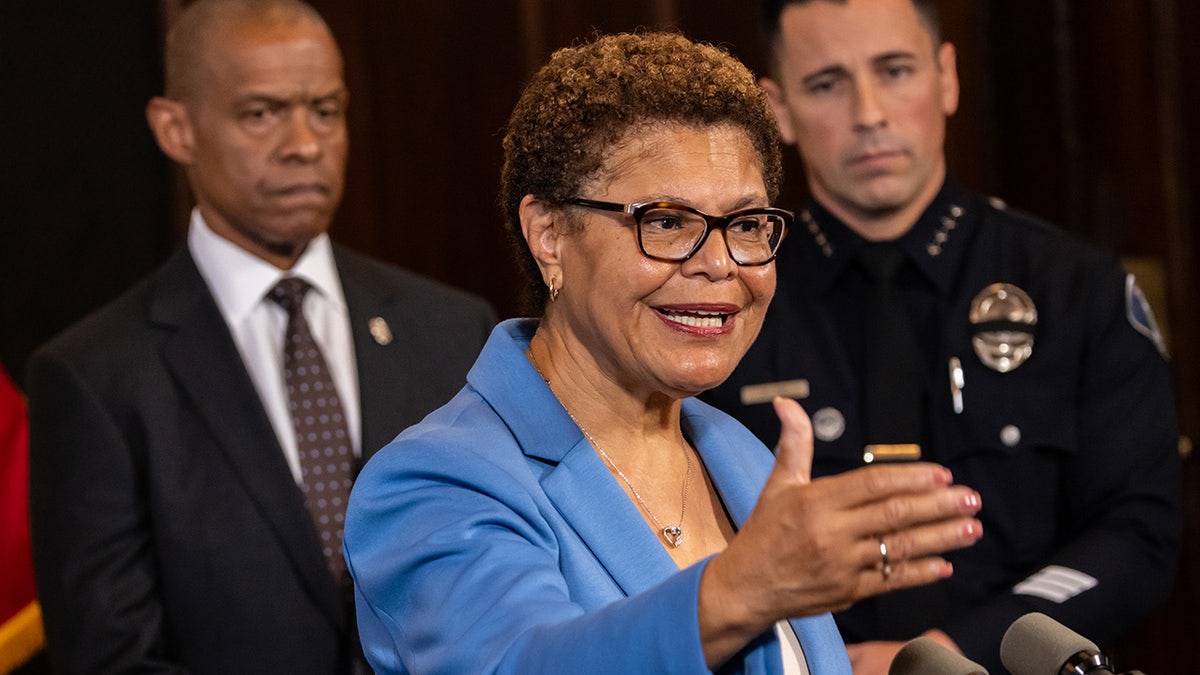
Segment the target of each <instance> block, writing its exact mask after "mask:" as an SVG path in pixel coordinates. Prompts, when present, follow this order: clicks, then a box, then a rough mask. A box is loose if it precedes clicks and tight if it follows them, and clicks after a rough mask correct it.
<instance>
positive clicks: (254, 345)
mask: <svg viewBox="0 0 1200 675" xmlns="http://www.w3.org/2000/svg"><path fill="white" fill-rule="evenodd" d="M187 244H188V250H189V251H190V252H191V254H192V258H193V259H194V260H195V261H196V267H198V268H199V269H200V275H201V276H202V277H204V281H205V283H207V284H208V288H209V291H210V292H211V293H212V295H213V298H214V299H215V300H216V302H217V308H218V309H220V310H221V316H223V317H224V318H225V324H226V325H228V326H229V330H230V332H231V333H232V334H233V341H234V342H235V343H236V344H237V348H238V351H239V352H240V353H241V356H242V362H243V363H244V364H245V365H246V370H247V371H249V373H250V379H251V380H252V381H253V382H254V387H255V388H256V389H257V390H258V398H259V399H260V400H261V401H262V403H263V408H265V409H266V411H267V417H269V418H270V420H271V426H272V427H274V429H275V436H276V437H277V438H278V439H279V445H280V446H281V447H282V448H283V454H284V457H285V458H286V459H287V463H288V466H289V467H291V469H292V477H293V478H294V479H295V480H296V482H297V483H301V482H302V480H301V477H300V475H301V474H300V458H299V451H298V450H297V446H296V432H295V429H294V427H293V426H292V416H291V413H290V412H288V397H287V385H286V384H285V382H284V376H283V338H284V332H285V331H286V329H287V312H286V311H284V309H283V307H281V306H279V305H278V304H276V303H275V302H273V301H271V300H270V299H268V298H267V297H266V296H267V293H268V292H269V291H270V290H271V288H272V287H274V286H275V284H276V283H277V282H278V281H279V280H280V279H282V278H284V277H286V276H296V277H302V278H303V279H304V280H305V281H307V282H308V283H310V284H312V290H310V291H309V292H308V294H306V295H305V297H304V317H305V319H306V320H307V321H308V325H309V327H310V329H311V330H312V333H313V337H314V338H315V339H316V341H317V344H318V345H319V346H320V347H321V352H322V354H323V355H324V356H325V360H326V362H327V363H328V365H329V370H330V372H331V374H332V376H333V383H334V386H335V387H337V390H338V396H339V397H340V398H341V401H342V408H343V410H344V411H345V413H346V426H347V431H348V432H349V433H350V439H351V446H352V448H353V450H354V454H355V456H358V455H359V454H360V452H361V450H360V446H361V436H360V434H361V425H362V423H361V418H360V414H359V411H360V403H359V396H358V369H357V368H356V366H355V360H354V340H353V336H352V334H351V331H350V312H349V310H348V309H347V307H346V297H345V294H344V293H343V292H342V282H341V278H340V277H339V276H338V273H337V267H336V265H335V264H334V260H333V248H332V245H331V244H330V241H329V236H328V235H326V234H322V235H321V236H319V237H317V238H316V239H313V240H312V241H311V242H309V244H308V247H307V248H306V249H305V250H304V253H303V254H302V255H301V256H300V259H299V260H297V261H296V264H295V265H294V266H293V267H292V269H290V270H287V271H284V270H280V269H279V268H277V267H275V266H274V265H271V264H270V263H268V262H266V261H265V260H263V259H261V258H259V257H257V256H255V255H253V254H251V253H249V252H248V251H246V250H244V249H242V248H241V247H239V246H237V245H236V244H234V243H233V242H231V241H229V240H227V239H225V238H223V237H221V236H220V235H218V234H216V233H214V232H213V231H212V229H210V228H209V227H208V224H207V223H205V222H204V218H203V217H202V216H201V215H200V211H199V209H193V210H192V220H191V226H190V227H189V228H188V240H187Z"/></svg>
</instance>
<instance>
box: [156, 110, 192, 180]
mask: <svg viewBox="0 0 1200 675" xmlns="http://www.w3.org/2000/svg"><path fill="white" fill-rule="evenodd" d="M146 122H148V123H149V124H150V131H151V132H152V133H153V134H154V140H155V141H157V142H158V147H159V148H161V149H162V151H163V153H165V154H166V155H167V157H170V158H171V159H173V160H175V162H177V163H179V164H184V165H186V164H191V163H192V159H193V155H194V152H195V143H194V139H195V134H194V133H193V132H192V120H191V117H189V116H188V110H187V106H185V105H184V104H182V103H180V102H179V101H173V100H171V99H169V98H164V97H162V96H155V97H154V98H152V99H150V102H149V103H147V104H146Z"/></svg>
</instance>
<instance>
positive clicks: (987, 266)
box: [707, 0, 1181, 675]
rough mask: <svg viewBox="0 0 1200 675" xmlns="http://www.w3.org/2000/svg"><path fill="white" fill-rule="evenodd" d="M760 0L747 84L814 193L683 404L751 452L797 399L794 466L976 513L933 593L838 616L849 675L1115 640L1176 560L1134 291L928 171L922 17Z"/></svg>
mask: <svg viewBox="0 0 1200 675" xmlns="http://www.w3.org/2000/svg"><path fill="white" fill-rule="evenodd" d="M764 8H765V12H764V22H765V25H764V28H765V35H767V36H768V38H769V46H770V47H771V49H772V54H773V63H772V71H771V77H770V78H768V79H764V80H763V81H762V84H763V87H764V89H765V90H766V92H767V95H768V98H769V99H770V101H771V103H772V106H773V108H774V110H775V113H776V116H777V119H778V122H779V128H780V132H781V135H782V137H783V139H784V141H785V142H786V143H788V144H791V145H795V146H796V147H797V148H798V149H799V151H800V154H801V157H802V158H803V160H804V163H805V167H806V170H807V178H808V185H809V188H810V190H811V193H812V195H813V197H814V202H813V203H812V204H811V205H810V206H809V207H808V208H806V209H805V210H803V211H802V212H801V213H800V214H799V219H798V227H797V228H796V231H794V232H792V233H790V234H789V237H788V239H787V240H786V241H785V242H784V244H783V247H782V249H781V251H780V253H779V258H778V263H777V266H778V280H779V281H778V290H777V292H776V295H775V299H774V302H773V303H772V305H771V309H770V311H769V312H768V315H767V318H766V322H765V324H764V326H763V329H762V334H761V335H760V337H759V339H758V341H757V343H756V344H755V345H754V347H753V348H752V349H751V350H750V352H749V353H748V354H747V355H746V357H745V359H744V360H743V361H742V363H741V365H740V366H739V368H738V370H737V371H735V373H734V374H733V376H732V377H731V378H730V379H729V380H728V381H727V382H726V383H725V384H724V385H722V386H721V387H719V388H718V389H716V390H714V391H712V392H710V393H709V394H708V395H707V398H708V400H709V401H710V402H712V403H714V404H715V405H717V406H719V407H721V408H724V409H725V410H727V411H728V412H730V413H731V414H733V415H735V416H736V417H738V418H739V419H741V420H742V421H743V422H744V423H745V424H746V425H747V426H748V427H750V429H751V430H752V431H754V432H755V433H756V434H757V435H758V436H759V437H760V438H761V439H762V440H763V441H764V442H766V443H767V444H768V445H771V444H773V443H774V442H775V440H776V439H777V438H778V434H779V422H778V420H777V419H776V418H775V416H774V414H773V412H772V407H771V405H770V400H771V399H772V398H773V397H774V396H777V395H781V396H788V397H793V398H797V399H799V400H800V401H801V403H803V404H804V406H805V408H806V409H807V411H808V412H809V414H810V415H811V417H812V421H813V427H814V434H815V437H816V451H815V452H816V458H815V460H814V467H813V472H814V475H827V474H831V473H837V472H841V471H846V470H849V469H853V468H855V467H860V466H863V465H864V464H868V463H872V462H879V461H910V460H916V459H920V460H928V461H934V462H938V463H941V464H944V465H946V466H947V467H949V468H950V469H951V470H952V471H953V473H954V477H955V481H956V482H959V483H962V484H965V485H969V486H971V487H973V488H975V489H977V490H978V491H979V492H980V494H981V495H982V499H983V510H982V512H981V514H980V518H981V520H982V522H983V527H984V534H983V539H982V540H981V541H980V542H979V543H978V544H977V545H976V546H974V547H972V548H969V549H965V550H963V551H959V552H955V553H952V554H950V555H949V556H948V558H949V560H950V561H951V562H952V563H953V565H954V568H955V572H954V575H953V576H952V577H951V578H949V579H948V580H946V581H944V582H941V583H939V584H937V585H934V586H928V587H923V588H919V589H912V590H909V591H901V592H896V593H893V594H890V595H885V596H881V597H879V598H875V599H872V600H868V601H865V602H862V603H860V604H858V605H856V606H854V607H853V608H851V609H849V610H847V611H845V612H842V613H840V614H839V615H838V617H837V618H838V623H839V626H840V628H841V629H842V632H843V635H844V637H845V638H846V641H847V643H848V644H849V645H850V647H849V649H850V653H851V659H852V662H853V663H854V666H855V672H856V674H858V675H862V674H864V673H886V672H887V669H888V664H889V663H890V661H891V658H892V656H894V655H895V653H896V651H897V650H898V649H899V647H900V646H901V644H902V642H903V641H905V640H909V639H911V638H914V637H917V636H918V635H922V634H924V635H925V636H927V637H931V638H933V639H936V640H938V641H940V642H941V643H942V644H943V645H944V646H946V647H947V648H950V649H955V650H960V651H961V652H963V653H965V654H966V655H967V656H968V657H969V658H971V659H972V660H975V661H977V662H979V663H981V664H983V665H985V666H987V667H988V668H990V669H991V670H992V672H1004V671H1003V670H1002V668H1001V666H1000V664H999V661H998V650H999V643H1000V638H1001V637H1002V636H1003V633H1004V631H1005V629H1006V628H1007V627H1008V626H1009V625H1010V624H1011V623H1012V622H1013V621H1014V620H1015V619H1017V618H1018V617H1020V616H1021V615H1023V614H1025V613H1027V612H1031V611H1039V612H1043V613H1045V614H1048V615H1050V616H1052V617H1054V618H1056V619H1057V620H1059V621H1060V622H1062V623H1064V624H1066V625H1067V626H1070V627H1071V628H1073V629H1074V630H1076V631H1078V632H1080V633H1083V634H1085V635H1087V636H1088V637H1090V638H1091V639H1093V640H1095V641H1097V642H1099V643H1101V644H1103V643H1104V642H1107V641H1110V640H1112V639H1114V638H1116V637H1117V636H1119V635H1120V634H1121V633H1123V632H1124V631H1126V630H1127V629H1129V628H1130V627H1131V626H1133V625H1135V624H1136V623H1137V622H1138V621H1139V620H1140V619H1142V618H1143V617H1145V615H1146V614H1147V613H1149V612H1150V611H1151V610H1152V609H1154V608H1155V607H1156V606H1158V605H1159V604H1161V603H1162V602H1164V601H1165V599H1166V597H1167V595H1168V593H1169V591H1170V587H1171V582H1172V579H1173V578H1174V573H1175V567H1176V564H1177V557H1178V552H1179V547H1180V529H1181V517H1180V495H1179V485H1180V473H1179V461H1178V455H1177V453H1176V439H1177V431H1176V426H1175V418H1174V413H1173V410H1174V400H1173V395H1172V392H1171V388H1170V382H1169V373H1168V367H1167V363H1166V352H1165V349H1164V347H1163V343H1162V338H1161V335H1160V334H1159V332H1158V329H1157V326H1156V324H1155V322H1154V319H1153V315H1152V314H1151V313H1150V311H1149V308H1148V306H1147V305H1146V302H1145V298H1144V296H1143V295H1142V294H1141V291H1140V290H1139V289H1138V287H1137V285H1136V284H1135V283H1134V281H1133V279H1132V277H1130V276H1127V275H1126V274H1125V273H1123V272H1122V271H1121V269H1120V267H1119V265H1118V263H1117V262H1116V260H1115V259H1114V258H1112V257H1111V256H1109V255H1106V254H1102V253H1100V252H1098V251H1096V250H1095V249H1093V248H1091V247H1089V246H1088V245H1086V244H1084V243H1082V242H1080V241H1078V240H1076V239H1074V238H1073V237H1071V236H1069V235H1068V234H1066V233H1064V232H1062V231H1060V230H1058V229H1056V228H1054V227H1053V226H1050V225H1048V224H1045V223H1043V222H1041V221H1039V220H1037V219H1035V218H1032V217H1030V216H1027V215H1024V214H1021V213H1018V212H1016V211H1014V210H1011V209H1009V208H1007V207H1006V206H1005V205H1004V204H1003V203H1001V202H999V201H998V200H994V199H992V200H989V199H985V198H981V197H979V196H978V195H975V194H972V193H971V192H968V191H967V190H965V189H964V188H963V187H962V186H961V185H959V184H958V183H957V182H955V181H954V179H953V178H950V177H948V176H947V172H946V165H945V153H944V149H943V142H944V136H945V124H946V118H947V117H948V116H949V115H951V114H953V113H954V112H955V109H956V108H957V105H958V80H957V75H956V71H955V51H954V47H953V45H951V44H949V43H942V42H941V40H940V37H939V30H938V22H937V16H936V11H935V10H934V7H933V3H932V2H930V1H924V0H845V1H840V0H792V1H790V2H789V1H787V0H773V1H770V0H769V1H768V2H766V3H765V7H764ZM881 259H888V260H890V262H881ZM881 265H882V266H883V268H885V269H883V270H881V267H880V266H881ZM886 534H887V533H886V532H880V536H881V541H883V542H886ZM893 555H895V552H893ZM881 570H884V571H885V573H886V565H882V566H881Z"/></svg>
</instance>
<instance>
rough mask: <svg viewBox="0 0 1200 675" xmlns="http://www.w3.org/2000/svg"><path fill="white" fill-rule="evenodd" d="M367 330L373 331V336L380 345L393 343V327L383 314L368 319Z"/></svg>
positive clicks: (384, 345)
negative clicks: (389, 325)
mask: <svg viewBox="0 0 1200 675" xmlns="http://www.w3.org/2000/svg"><path fill="white" fill-rule="evenodd" d="M367 330H369V331H370V332H371V337H373V338H375V342H376V343H377V344H379V345H380V346H382V347H386V346H388V345H390V344H391V343H392V329H391V328H390V327H388V323H387V321H385V320H384V318H383V317H382V316H377V317H374V318H372V319H371V320H370V321H368V322H367Z"/></svg>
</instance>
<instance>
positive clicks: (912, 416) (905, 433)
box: [858, 242, 925, 461]
mask: <svg viewBox="0 0 1200 675" xmlns="http://www.w3.org/2000/svg"><path fill="white" fill-rule="evenodd" d="M858 260H859V263H860V264H861V265H862V267H863V269H864V270H866V272H867V276H868V277H869V278H870V279H871V280H872V281H874V283H875V297H874V298H873V301H872V303H871V305H870V306H869V307H868V310H867V311H868V314H867V325H866V339H867V341H866V347H867V351H866V357H867V358H866V368H865V373H864V377H863V418H864V422H865V423H866V424H865V431H866V437H865V439H864V440H865V442H866V445H867V446H868V448H867V452H869V453H871V456H872V457H873V460H887V459H917V458H918V457H919V456H920V447H919V444H920V442H921V431H922V426H923V422H924V419H925V418H924V412H923V407H924V391H923V387H922V384H921V371H920V363H921V353H920V350H919V348H918V346H917V339H916V334H915V333H914V331H913V326H912V320H911V319H910V317H909V314H908V310H907V308H906V307H905V305H904V300H903V298H901V297H900V294H899V293H897V292H896V289H895V280H896V277H897V275H898V274H899V272H900V269H901V268H902V267H903V264H904V251H902V250H901V249H900V248H899V247H897V246H896V245H895V244H892V243H874V242H872V243H868V244H867V245H866V246H864V247H863V249H862V250H861V251H859V254H858ZM914 455H915V456H914ZM869 461H870V460H869Z"/></svg>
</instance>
